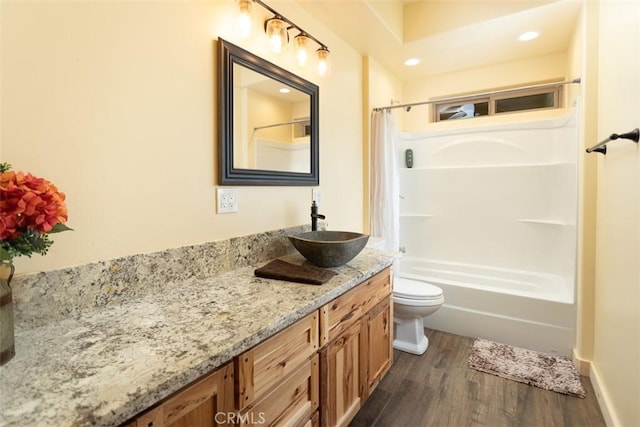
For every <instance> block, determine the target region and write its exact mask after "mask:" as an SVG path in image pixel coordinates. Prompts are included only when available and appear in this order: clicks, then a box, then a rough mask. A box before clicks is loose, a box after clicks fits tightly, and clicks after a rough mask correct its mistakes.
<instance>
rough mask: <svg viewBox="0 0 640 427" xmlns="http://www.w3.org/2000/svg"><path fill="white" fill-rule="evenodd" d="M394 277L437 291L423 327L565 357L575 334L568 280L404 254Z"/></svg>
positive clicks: (551, 275) (570, 285)
mask: <svg viewBox="0 0 640 427" xmlns="http://www.w3.org/2000/svg"><path fill="white" fill-rule="evenodd" d="M398 271H399V272H398V275H399V276H400V277H406V278H410V279H414V280H419V281H423V282H426V283H431V284H433V285H436V286H438V287H440V288H442V290H443V293H444V298H445V303H444V305H443V306H442V307H441V308H440V310H438V311H437V312H435V313H434V314H432V315H431V316H428V317H426V318H425V319H424V325H425V327H427V328H431V329H436V330H440V331H445V332H449V333H454V334H458V335H463V336H468V337H473V338H484V339H489V340H493V341H499V342H503V343H506V344H511V345H515V346H518V347H524V348H528V349H531V350H536V351H541V352H545V353H551V354H558V355H563V356H569V357H570V356H571V352H572V348H573V346H574V336H575V333H574V331H575V316H576V312H575V304H574V299H575V295H574V283H573V279H572V278H570V277H561V276H557V275H553V274H546V273H538V272H530V271H522V270H510V269H505V268H495V267H488V266H482V265H474V264H464V263H456V262H447V261H440V260H432V259H422V258H416V257H411V256H404V257H402V259H401V260H400V263H399V269H398Z"/></svg>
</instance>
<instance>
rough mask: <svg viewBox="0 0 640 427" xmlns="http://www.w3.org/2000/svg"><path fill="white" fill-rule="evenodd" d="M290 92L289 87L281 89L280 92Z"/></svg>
mask: <svg viewBox="0 0 640 427" xmlns="http://www.w3.org/2000/svg"><path fill="white" fill-rule="evenodd" d="M289 92H291V91H290V90H289V88H286V87H283V88H282V89H280V93H289Z"/></svg>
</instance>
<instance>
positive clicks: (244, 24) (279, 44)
mask: <svg viewBox="0 0 640 427" xmlns="http://www.w3.org/2000/svg"><path fill="white" fill-rule="evenodd" d="M236 1H237V3H238V6H239V8H240V15H241V16H240V17H239V23H240V24H239V25H240V33H241V35H244V34H248V33H249V31H250V30H246V29H245V28H250V24H251V18H250V16H249V14H250V11H251V8H252V5H253V4H254V3H255V4H257V5H258V6H261V7H262V8H264V9H266V10H267V11H269V12H270V13H272V14H273V17H272V18H269V19H267V20H266V21H265V22H264V31H265V33H266V35H267V37H268V39H269V46H270V47H271V50H273V52H274V53H280V52H281V51H282V50H283V49H284V48H285V46H286V45H287V44H288V43H289V30H296V32H297V34H298V35H297V36H295V37H294V44H295V51H296V59H297V62H298V64H299V65H300V66H301V67H304V66H305V65H306V64H307V63H308V62H309V50H308V49H309V43H310V42H311V41H313V42H315V43H316V44H317V45H318V46H319V48H317V49H316V57H317V59H318V63H317V64H318V73H319V74H320V75H326V74H328V70H329V63H328V57H329V48H328V47H327V46H326V45H325V44H324V43H322V42H320V41H319V40H318V39H316V38H315V37H313V36H312V35H311V34H309V33H307V32H306V31H304V30H303V29H302V28H300V27H298V26H297V25H296V24H294V23H293V22H291V21H290V20H288V19H287V18H285V17H284V16H282V15H281V14H280V13H278V12H277V11H276V10H274V9H273V8H271V7H270V6H268V5H267V4H266V3H264V2H263V1H262V0H236ZM242 15H246V16H245V17H242ZM294 34H295V32H294Z"/></svg>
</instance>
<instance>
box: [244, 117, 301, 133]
mask: <svg viewBox="0 0 640 427" xmlns="http://www.w3.org/2000/svg"><path fill="white" fill-rule="evenodd" d="M308 121H309V119H297V120H291V121H290V122H282V123H274V124H272V125H265V126H256V127H254V128H253V130H254V131H256V130H260V129H267V128H274V127H276V126H285V125H293V124H296V123H304V122H308Z"/></svg>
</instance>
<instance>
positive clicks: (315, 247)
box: [289, 231, 369, 267]
mask: <svg viewBox="0 0 640 427" xmlns="http://www.w3.org/2000/svg"><path fill="white" fill-rule="evenodd" d="M289 240H291V243H293V246H295V248H296V249H297V250H298V252H300V253H301V254H302V256H304V257H305V258H306V259H307V260H309V262H311V263H312V264H315V265H317V266H319V267H339V266H341V265H344V264H346V263H348V262H349V261H351V260H352V259H353V258H355V256H356V255H358V254H359V253H360V251H362V249H363V248H364V247H365V245H366V244H367V240H369V236H368V235H366V234H362V233H353V232H350V231H309V232H307V233H301V234H296V235H294V236H289Z"/></svg>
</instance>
